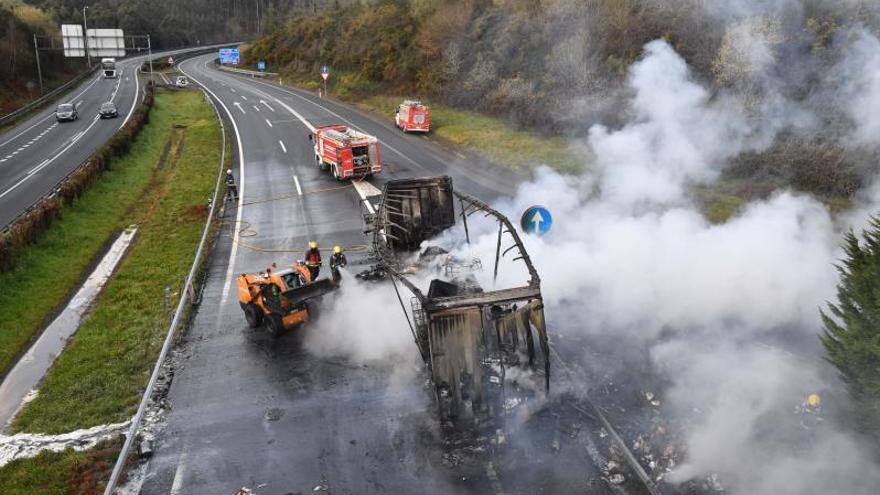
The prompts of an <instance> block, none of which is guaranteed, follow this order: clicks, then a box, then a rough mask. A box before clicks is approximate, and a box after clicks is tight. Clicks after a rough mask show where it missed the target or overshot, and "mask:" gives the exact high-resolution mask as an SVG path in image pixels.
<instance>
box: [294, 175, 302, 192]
mask: <svg viewBox="0 0 880 495" xmlns="http://www.w3.org/2000/svg"><path fill="white" fill-rule="evenodd" d="M293 182H294V183H295V184H296V193H297V194H299V195H300V196H302V195H303V190H302V188H301V187H300V186H299V177H297V176H295V175H294V176H293Z"/></svg>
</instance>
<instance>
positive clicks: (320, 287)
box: [281, 278, 338, 307]
mask: <svg viewBox="0 0 880 495" xmlns="http://www.w3.org/2000/svg"><path fill="white" fill-rule="evenodd" d="M337 288H338V286H337V285H336V284H335V283H333V280H331V279H329V278H322V279H320V280H316V281H314V282H312V283H310V284H306V285H303V286H301V287H295V288H293V289H290V290H288V291H286V292H284V293H282V294H281V297H283V298H284V299H285V300H286V301H287V302H288V303H289V304H290V305H291V306H292V307H297V306H299V305H300V304H302V303H304V302H306V301H308V300H309V299H314V298H316V297H321V296H323V295H324V294H329V293H330V292H333V291H334V290H336V289H337Z"/></svg>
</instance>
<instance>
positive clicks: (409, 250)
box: [364, 176, 550, 425]
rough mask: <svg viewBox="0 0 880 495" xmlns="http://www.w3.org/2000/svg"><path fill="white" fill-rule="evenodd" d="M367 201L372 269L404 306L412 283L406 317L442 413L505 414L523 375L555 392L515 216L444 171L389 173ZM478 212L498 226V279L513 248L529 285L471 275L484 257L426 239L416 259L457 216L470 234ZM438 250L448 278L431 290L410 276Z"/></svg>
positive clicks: (474, 417)
mask: <svg viewBox="0 0 880 495" xmlns="http://www.w3.org/2000/svg"><path fill="white" fill-rule="evenodd" d="M366 202H368V203H369V204H372V205H375V208H374V209H372V210H373V211H374V213H366V214H365V216H364V219H365V223H366V229H365V230H366V232H367V233H368V234H372V249H373V255H374V256H375V259H376V260H377V262H378V263H377V265H376V266H374V267H373V269H372V272H373V273H376V272H378V273H379V274H380V276H382V277H383V278H384V276H387V278H389V279H390V280H391V282H392V284H393V285H394V289H395V291H396V292H397V297H398V299H399V301H400V304H401V308H402V309H403V310H404V312H405V313H406V306H405V303H404V296H402V295H401V291H400V288H399V286H398V285H403V286H404V287H405V288H406V289H408V290H409V291H410V292H411V293H412V297H411V299H410V309H411V312H412V318H411V319H410V318H409V315H407V321H408V322H409V325H410V330H411V331H412V333H413V338H414V340H415V343H416V345H417V346H418V349H419V352H420V353H421V356H422V359H423V360H424V362H425V364H426V365H427V368H428V370H429V371H430V374H431V379H432V381H433V384H434V391H435V394H436V399H437V404H438V407H439V415H440V419H441V421H443V422H447V421H451V422H453V423H455V424H458V425H467V424H469V423H472V424H475V425H476V424H479V423H480V422H482V420H484V419H488V418H491V417H497V416H498V415H500V414H503V413H504V412H505V410H507V409H512V408H513V407H514V406H515V405H516V404H518V403H519V402H520V401H522V400H523V398H525V397H526V396H527V395H528V394H529V393H530V392H531V390H530V389H526V388H525V387H524V386H523V385H524V383H523V381H522V380H523V377H525V376H529V377H532V379H537V381H538V383H539V384H540V382H541V381H543V383H542V385H543V388H544V393H545V394H546V393H549V389H550V356H549V354H550V346H549V342H548V338H547V329H546V325H545V321H544V305H543V300H542V296H541V279H540V277H539V276H538V273H537V271H536V270H535V267H534V266H533V265H532V262H531V260H530V259H529V255H528V253H527V252H526V250H525V247H524V246H523V243H522V241H521V239H520V237H519V235H518V234H517V232H516V229H515V228H514V227H513V225H512V224H511V222H510V220H508V219H507V217H505V216H504V215H502V214H501V213H499V212H498V211H496V210H495V209H493V208H491V207H490V206H489V205H487V204H486V203H484V202H482V201H480V200H478V199H476V198H473V197H471V196H469V195H467V194H463V193H460V192H457V191H454V190H453V187H452V178H450V177H447V176H441V177H427V178H417V179H402V180H392V181H388V182H386V183H385V185H384V188H383V190H382V193H381V194H380V195H378V196H374V197H371V198H367V199H366ZM456 206H457V208H456ZM368 209H370V208H368ZM478 213H479V214H482V215H483V216H484V217H485V218H488V219H494V220H495V221H496V223H497V226H498V230H497V232H498V235H497V246H496V249H495V260H494V266H493V270H494V271H493V274H494V275H493V280H494V281H497V279H498V270H499V265H500V264H501V262H502V261H503V260H504V258H505V257H506V256H507V257H508V260H511V261H516V262H518V261H521V262H522V263H523V264H524V265H525V268H526V270H527V273H528V276H529V279H528V282H527V283H526V285H523V286H518V287H508V288H502V289H496V290H486V289H484V288H482V287H480V285H479V284H478V283H477V282H476V278H474V277H473V276H472V271H473V270H477V269H481V268H482V262H481V261H480V260H479V259H473V260H470V261H461V260H457V259H454V258H453V257H452V256H448V255H447V253H446V251H445V250H444V249H442V248H439V247H437V246H431V247H428V248H426V249H425V250H424V251H422V253H420V254H419V255H418V262H416V264H415V265H413V264H412V263H411V260H412V258H413V256H414V253H416V252H418V251H419V250H420V249H421V248H422V246H423V243H425V241H428V240H431V239H433V238H436V237H438V236H439V235H440V234H441V233H443V232H445V231H447V230H448V229H450V228H452V227H454V226H455V225H456V223H461V225H462V228H463V233H464V237H465V240H466V242H467V244H470V242H471V238H470V236H471V233H470V231H469V229H468V219H469V218H470V217H471V216H472V215H474V214H478ZM473 221H474V220H472V222H473ZM505 241H507V242H510V241H512V244H510V245H505V244H507V242H505ZM441 256H443V261H442V263H441V264H437V263H434V266H435V267H436V269H437V271H438V272H439V275H440V276H441V277H442V278H434V279H432V280H431V281H430V284H429V287H428V290H427V294H425V293H424V292H423V291H422V290H421V289H420V288H419V287H417V286H416V284H415V283H414V282H413V280H411V278H410V277H412V276H413V275H417V274H418V272H419V271H420V270H419V268H424V267H425V264H426V262H431V261H436V260H437V258H439V257H441ZM421 271H422V272H424V270H421ZM444 278H445V280H444ZM538 348H540V350H541V352H540V356H539V355H538V351H537V349H538ZM514 369H515V370H516V371H517V372H512V371H513V370H514ZM523 371H524V372H525V373H524V372H523ZM541 375H543V380H540V378H541ZM536 388H539V389H540V388H541V386H540V385H538V386H537V387H536Z"/></svg>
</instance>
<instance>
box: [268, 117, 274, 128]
mask: <svg viewBox="0 0 880 495" xmlns="http://www.w3.org/2000/svg"><path fill="white" fill-rule="evenodd" d="M266 125H268V126H269V127H275V126H274V125H272V123H271V122H269V119H266Z"/></svg>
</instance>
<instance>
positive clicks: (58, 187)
mask: <svg viewBox="0 0 880 495" xmlns="http://www.w3.org/2000/svg"><path fill="white" fill-rule="evenodd" d="M135 77H137V76H135ZM146 89H147V88H146V87H144V91H146ZM142 103H143V97H142V98H141V101H140V102H138V103H137V104H136V105H135V111H136V110H137V106H138V105H141V104H142ZM124 127H125V126H124V125H123V126H122V127H120V128H119V129H117V130H116V132H115V133H113V136H116V134H117V133H119V132H122V130H123V128H124ZM113 136H111V137H110V139H113ZM107 142H109V139H108V140H107ZM105 144H106V142H105ZM102 148H103V145H102V146H101V147H99V148H98V149H97V150H95V153H92V154H91V155H89V157H88V158H86V159H85V160H83V161H82V162H80V164H79V165H77V166H76V168H74V169H73V170H71V171H70V172H68V173H67V175H65V176H64V177H62V178H61V179H59V180H58V182H56V183H55V184H54V185H53V186H52V187H51V188H49V191H48V192H47V193H45V194H43V195H42V196H40V197H39V198H37V199H36V200H34V202H33V203H31V205H30V206H28V207H27V208H25V209H23V210H21V212H19V213H18V215H16V216H15V218H13V219H12V220H10V221H9V223H7V224H6V225H3V226H2V227H0V232H6V231H8V230H9V228H10V227H12V226H13V225H15V223H16V222H17V221H18V220H19V219H21V217H23V216H25V215H27V214H28V213H30V212H31V211H33V209H34V208H36V207H37V205H39V204H40V203H41V202H43V200H45V199H49V198H52V197H54V196H55V195H56V194H58V191H60V190H61V185H62V184H64V183H65V182H66V181H67V179H69V178H70V177H71V176H72V175H73V174H75V173H77V172H79V171H80V169H82V168H83V167H84V166H86V164H88V163H89V162H90V161H91V160H92V158H94V156H95V154H97V153H98V151H100V150H101V149H102Z"/></svg>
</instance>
